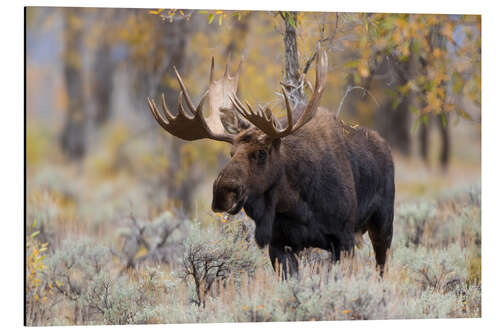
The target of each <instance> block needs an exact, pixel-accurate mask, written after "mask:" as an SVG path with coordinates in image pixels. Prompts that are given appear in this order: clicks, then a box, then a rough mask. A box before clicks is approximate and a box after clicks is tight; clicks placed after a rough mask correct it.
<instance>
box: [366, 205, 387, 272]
mask: <svg viewBox="0 0 500 333" xmlns="http://www.w3.org/2000/svg"><path fill="white" fill-rule="evenodd" d="M392 221H393V213H391V214H380V213H375V214H374V215H373V217H372V219H371V221H370V223H369V225H368V235H369V236H370V240H371V242H372V246H373V251H374V252H375V261H376V262H377V268H378V269H379V273H380V276H381V277H382V276H383V275H384V267H385V262H386V257H387V251H388V250H389V248H390V247H391V242H392Z"/></svg>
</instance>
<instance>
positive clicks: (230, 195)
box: [212, 184, 241, 212]
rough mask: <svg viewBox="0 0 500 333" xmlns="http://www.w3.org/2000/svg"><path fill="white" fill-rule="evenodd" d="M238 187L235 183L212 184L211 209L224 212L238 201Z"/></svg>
mask: <svg viewBox="0 0 500 333" xmlns="http://www.w3.org/2000/svg"><path fill="white" fill-rule="evenodd" d="M240 192H241V191H240V187H239V186H237V185H232V184H231V185H225V186H221V185H219V186H217V185H215V186H214V193H213V200H212V210H213V211H214V212H226V211H228V210H229V209H231V207H232V206H233V204H234V203H235V202H236V201H238V199H239V196H240Z"/></svg>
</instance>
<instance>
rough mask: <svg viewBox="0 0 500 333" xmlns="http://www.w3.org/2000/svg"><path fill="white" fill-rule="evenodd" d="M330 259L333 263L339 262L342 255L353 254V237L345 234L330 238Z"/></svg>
mask: <svg viewBox="0 0 500 333" xmlns="http://www.w3.org/2000/svg"><path fill="white" fill-rule="evenodd" d="M330 246H331V251H332V255H333V256H332V259H333V261H334V262H335V263H337V262H339V261H340V258H341V257H342V254H347V255H353V254H354V235H351V234H350V233H345V234H341V235H335V236H332V237H330Z"/></svg>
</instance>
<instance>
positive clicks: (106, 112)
mask: <svg viewBox="0 0 500 333" xmlns="http://www.w3.org/2000/svg"><path fill="white" fill-rule="evenodd" d="M114 72H115V63H114V62H113V60H112V58H111V47H110V43H109V42H108V41H107V40H106V38H103V39H101V41H100V42H99V45H98V48H97V51H96V58H95V62H94V72H93V84H92V95H93V98H94V102H95V107H96V109H95V110H96V114H95V123H96V125H97V126H102V125H104V124H105V123H106V122H107V121H108V120H109V118H110V116H111V97H112V95H113V74H114Z"/></svg>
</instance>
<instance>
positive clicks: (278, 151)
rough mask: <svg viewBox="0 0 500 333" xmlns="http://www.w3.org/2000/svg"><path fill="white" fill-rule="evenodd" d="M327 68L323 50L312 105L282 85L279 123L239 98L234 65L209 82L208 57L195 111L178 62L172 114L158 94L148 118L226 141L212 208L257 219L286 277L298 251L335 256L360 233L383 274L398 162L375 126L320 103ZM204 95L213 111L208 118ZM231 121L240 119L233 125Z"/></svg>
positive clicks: (188, 135) (190, 136)
mask: <svg viewBox="0 0 500 333" xmlns="http://www.w3.org/2000/svg"><path fill="white" fill-rule="evenodd" d="M240 65H241V63H240ZM327 67H328V60H327V55H326V52H325V51H322V50H319V49H318V54H317V58H316V82H315V86H314V89H313V92H312V95H311V97H310V98H309V101H308V102H307V104H306V105H299V106H297V107H295V108H292V107H291V103H290V100H289V96H288V95H287V92H286V91H285V89H283V96H284V105H285V106H286V114H287V116H286V119H282V120H278V119H277V118H276V117H275V116H274V115H273V113H272V112H271V110H270V109H269V108H263V107H261V106H259V108H258V109H257V110H254V109H253V108H252V106H251V105H250V104H249V103H248V102H246V103H245V105H244V104H243V103H242V102H241V101H240V100H239V98H238V97H237V96H236V91H237V82H238V75H239V67H238V70H237V72H236V73H235V74H234V75H233V76H231V75H230V74H229V66H226V72H225V74H224V76H223V78H221V79H219V80H215V79H214V77H213V69H214V61H213V58H212V67H211V71H210V85H209V88H208V91H207V92H206V93H205V94H204V95H203V96H202V98H201V101H200V103H199V105H198V106H197V107H195V106H194V104H193V102H192V101H191V98H190V97H189V94H188V91H187V89H186V86H185V85H184V83H183V81H182V79H181V77H180V75H179V73H178V71H177V70H176V69H175V67H174V71H175V74H176V76H177V80H178V82H179V85H180V93H179V97H178V114H177V115H175V116H174V115H172V113H170V111H169V110H168V109H167V106H166V103H165V98H164V96H162V109H163V115H162V114H161V113H160V112H159V109H158V107H157V106H156V104H155V102H154V101H153V100H151V99H149V98H148V105H149V108H150V110H151V112H152V113H153V116H154V117H155V119H156V120H157V122H158V123H159V124H160V125H161V126H162V127H163V128H164V129H165V130H166V131H167V132H169V133H171V134H172V135H174V136H177V137H179V138H181V139H184V140H199V139H212V140H217V141H223V142H227V143H230V144H231V145H232V147H231V160H230V161H229V162H228V163H227V165H226V166H225V167H224V168H223V169H222V171H221V172H220V173H219V175H218V177H217V179H216V180H215V182H214V185H213V200H212V210H213V211H215V212H227V213H229V214H237V213H238V212H239V211H240V210H241V209H242V208H244V209H245V213H246V214H247V215H248V216H249V217H251V218H252V219H253V220H254V221H255V225H256V228H255V240H256V242H257V245H258V246H259V247H261V248H262V247H264V246H266V245H268V246H269V257H270V259H271V263H272V265H273V267H274V269H275V270H276V269H278V266H277V265H281V266H279V267H284V268H286V269H284V278H286V277H287V275H288V274H291V275H295V274H296V273H297V272H298V262H297V258H296V256H295V254H296V253H298V252H299V251H301V250H302V249H304V248H306V247H317V248H321V249H325V250H328V251H331V253H332V255H333V258H334V260H335V261H338V260H339V259H340V257H341V253H344V252H346V253H349V254H351V253H353V252H354V244H355V236H356V237H358V236H359V235H363V234H364V233H365V232H366V231H368V233H369V237H370V240H371V242H372V246H373V249H374V252H375V259H376V263H377V267H378V269H379V270H380V274H383V272H384V265H385V263H386V254H387V251H388V249H389V247H390V245H391V240H392V233H393V217H394V164H393V159H392V155H391V150H390V147H389V145H388V144H387V143H386V142H385V141H384V139H382V138H381V137H380V136H379V135H378V134H377V133H376V132H375V131H373V130H370V129H367V128H363V127H361V126H358V127H354V126H349V125H347V124H345V123H344V122H342V121H340V120H338V119H337V118H336V116H335V115H334V114H333V113H331V112H328V110H326V109H323V108H321V107H319V103H320V99H321V96H322V95H323V92H324V88H325V83H326V72H327ZM206 98H208V102H209V110H208V111H209V112H208V113H207V114H206V115H204V114H203V105H204V103H205V100H206ZM183 104H185V105H186V106H187V107H188V108H189V111H190V113H188V112H186V110H185V109H184V106H183ZM224 119H226V121H224ZM227 119H233V120H236V121H233V122H232V124H231V122H230V121H228V120H227ZM285 120H286V121H285ZM228 123H229V124H231V126H228V125H227V124H228Z"/></svg>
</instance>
